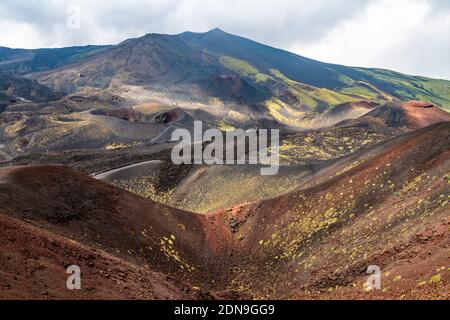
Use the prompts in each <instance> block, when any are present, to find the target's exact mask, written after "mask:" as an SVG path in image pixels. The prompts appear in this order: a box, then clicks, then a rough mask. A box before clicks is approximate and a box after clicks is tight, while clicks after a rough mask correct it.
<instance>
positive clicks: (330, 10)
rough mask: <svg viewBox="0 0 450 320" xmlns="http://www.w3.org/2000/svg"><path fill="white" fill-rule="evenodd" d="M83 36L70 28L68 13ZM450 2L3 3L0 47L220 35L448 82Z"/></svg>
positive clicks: (88, 0) (202, 0)
mask: <svg viewBox="0 0 450 320" xmlns="http://www.w3.org/2000/svg"><path fill="white" fill-rule="evenodd" d="M70 5H78V6H79V7H80V9H81V18H82V25H81V26H82V28H81V29H80V30H69V29H67V27H66V21H67V18H68V16H67V8H68V7H69V6H70ZM449 26H450V1H448V0H316V1H310V0H223V1H222V0H214V1H211V0H97V1H92V0H68V1H64V0H41V1H29V0H2V2H1V3H0V45H3V46H10V47H26V48H36V47H61V46H68V45H84V44H111V43H118V42H120V41H123V40H124V39H127V38H130V37H137V36H141V35H143V34H146V33H149V32H157V33H170V34H173V33H179V32H183V31H186V30H190V31H206V30H208V29H211V28H213V27H220V28H222V29H224V30H226V31H228V32H231V33H235V34H238V35H243V36H246V37H249V38H252V39H254V40H257V41H260V42H263V43H266V44H269V45H273V46H276V47H280V48H285V49H288V50H291V51H294V52H296V53H298V54H301V55H304V56H308V57H311V58H315V59H318V60H324V61H328V62H334V63H340V64H348V65H358V66H371V67H384V68H390V69H394V70H398V71H402V72H405V73H414V74H421V75H429V76H434V77H443V78H449V79H450V63H449V61H448V60H449V58H448V57H450V54H449V49H450V48H449V47H450V45H449V43H450V42H449V41H448V31H449V30H450V29H449Z"/></svg>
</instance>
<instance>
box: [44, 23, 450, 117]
mask: <svg viewBox="0 0 450 320" xmlns="http://www.w3.org/2000/svg"><path fill="white" fill-rule="evenodd" d="M217 76H220V77H219V78H217ZM233 76H236V77H237V78H235V79H233V78H230V77H233ZM39 79H40V81H42V82H44V83H46V84H48V85H51V86H52V87H55V88H58V89H60V90H65V91H69V92H73V91H74V90H77V89H78V88H80V87H83V86H88V85H89V86H93V87H101V88H109V87H112V88H114V89H118V88H120V87H121V85H126V84H128V85H138V86H148V88H146V90H147V91H150V92H151V91H157V92H160V93H162V94H165V95H168V97H169V99H175V100H177V99H178V100H182V97H185V96H186V94H187V93H189V94H190V95H194V97H195V98H194V99H195V100H196V101H197V102H202V103H208V101H209V99H210V98H211V97H216V98H218V99H221V100H223V101H224V102H226V101H229V100H231V101H233V102H236V100H238V101H239V99H242V100H243V101H244V102H245V103H248V104H251V103H259V104H263V105H266V107H267V108H268V109H269V112H270V111H272V113H274V112H273V110H270V106H267V103H268V102H270V101H272V102H274V103H275V104H276V105H277V106H278V107H281V108H282V109H283V108H284V109H286V110H282V111H283V112H281V115H280V116H279V117H281V116H287V115H288V114H292V113H293V111H291V110H289V108H286V107H284V106H283V105H282V104H281V103H285V104H287V105H288V106H289V107H290V108H293V109H294V111H300V112H311V111H315V112H322V111H323V110H326V109H328V108H329V107H330V106H335V105H338V104H341V103H345V102H356V101H362V100H364V101H367V100H369V101H377V102H386V101H391V100H393V99H398V100H402V101H404V100H413V99H416V100H427V101H430V102H433V103H435V104H437V105H440V106H442V107H444V108H449V107H450V82H448V81H444V80H433V79H427V78H423V77H413V76H408V75H403V74H400V73H396V72H392V71H388V70H380V69H362V68H353V67H346V66H339V65H333V64H327V63H322V62H319V61H315V60H312V59H308V58H304V57H301V56H299V55H296V54H293V53H290V52H287V51H283V50H280V49H275V48H272V47H269V46H266V45H263V44H259V43H257V42H254V41H252V40H249V39H245V38H242V37H239V36H235V35H231V34H228V33H226V32H224V31H222V30H220V29H214V30H211V31H209V32H206V33H192V32H185V33H182V34H179V35H161V34H148V35H146V36H144V37H141V38H137V39H130V40H127V41H124V42H123V43H121V44H119V45H116V46H113V47H110V48H106V49H105V50H102V51H101V52H100V53H98V54H94V55H92V56H90V57H88V58H86V59H83V60H81V61H79V62H78V63H77V64H76V65H71V66H70V65H69V66H67V67H62V68H61V69H60V70H56V71H51V72H49V73H46V74H44V75H40V76H39ZM211 79H217V81H212V83H211ZM227 81H232V82H233V83H234V84H233V85H232V88H229V87H228V85H227ZM158 84H160V85H162V84H166V85H167V84H169V86H168V88H167V89H166V90H165V89H164V88H161V86H158ZM173 91H175V92H177V94H173V93H170V92H173ZM274 99H276V100H274ZM278 113H280V112H278ZM278 113H277V114H278ZM272 115H274V114H272Z"/></svg>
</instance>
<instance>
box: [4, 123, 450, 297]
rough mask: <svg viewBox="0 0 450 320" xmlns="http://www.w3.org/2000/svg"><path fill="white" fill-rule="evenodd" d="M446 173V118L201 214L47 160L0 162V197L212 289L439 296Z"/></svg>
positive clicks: (9, 208)
mask: <svg viewBox="0 0 450 320" xmlns="http://www.w3.org/2000/svg"><path fill="white" fill-rule="evenodd" d="M449 172H450V124H449V123H444V124H438V125H434V126H431V127H428V128H425V129H422V130H420V131H417V132H413V133H410V134H408V135H404V136H401V137H398V138H396V139H394V140H391V141H389V142H387V143H384V144H381V145H377V146H375V147H373V148H372V149H370V150H368V151H367V152H364V153H361V154H359V155H352V156H349V157H347V158H346V159H342V161H340V162H337V163H336V164H335V165H333V166H331V167H330V170H329V171H328V172H327V173H325V172H322V173H321V175H320V176H318V177H317V179H318V181H316V182H315V186H314V187H312V188H308V189H305V190H301V191H296V192H293V193H290V194H286V195H283V196H280V197H278V198H276V199H271V200H267V201H263V202H260V203H256V204H251V205H245V206H239V207H235V208H232V209H230V210H226V211H224V212H219V213H215V214H208V215H206V216H201V215H195V214H191V213H188V212H184V211H180V210H176V209H172V208H168V207H165V206H162V205H158V204H155V203H153V202H151V201H148V200H145V199H142V198H139V197H137V196H134V195H132V194H129V193H126V192H124V191H121V190H118V189H115V188H113V187H110V186H108V185H106V184H104V183H101V182H98V181H95V180H93V179H91V178H89V177H86V176H83V175H80V174H77V173H76V172H74V171H72V170H69V169H67V168H64V167H51V166H43V167H28V168H27V167H21V168H9V169H3V170H2V171H1V172H0V173H1V175H0V203H1V205H2V208H3V212H4V213H5V214H8V215H11V216H14V217H17V218H20V219H23V220H29V221H31V222H32V223H34V224H37V225H39V226H42V227H45V228H47V229H48V230H51V231H53V232H55V233H57V234H62V235H66V236H72V237H74V238H75V239H76V240H78V241H80V242H81V243H83V244H88V245H90V246H95V247H99V248H103V249H104V250H105V251H107V252H109V253H112V254H114V255H117V256H118V257H120V258H122V259H124V260H127V261H130V262H133V263H136V264H139V265H148V266H149V267H150V268H151V269H152V270H157V271H164V272H165V273H169V274H171V275H173V276H176V277H177V278H178V279H181V280H184V281H186V282H188V283H192V284H194V285H198V286H201V287H203V288H207V289H208V290H211V291H214V292H221V293H219V296H222V297H253V298H267V297H269V298H312V297H317V296H319V297H331V298H333V297H343V298H346V297H348V298H371V297H373V298H380V297H381V298H396V299H398V298H402V297H406V298H417V297H419V298H420V297H421V298H444V299H445V298H448V278H449V272H448V266H447V267H446V263H448V261H449V258H450V257H449V253H448V246H449V245H450V243H449V239H450V238H449V237H448V223H449V222H448V218H449V200H448V199H449V195H450V192H449V191H450V187H449V184H448V175H449ZM317 183H318V184H317ZM172 235H174V237H172ZM164 237H165V238H164ZM150 248H151V249H150ZM370 264H376V265H379V266H380V267H381V268H382V270H383V283H384V287H383V288H384V289H386V291H383V292H379V293H377V295H373V294H367V293H365V292H364V290H363V287H362V281H364V279H365V278H366V275H365V273H364V271H365V269H366V268H367V266H368V265H370ZM192 266H193V267H194V268H192ZM412 266H415V268H413V267H412ZM182 267H183V268H182ZM442 267H444V268H442ZM31 278H32V276H31ZM402 279H403V280H402Z"/></svg>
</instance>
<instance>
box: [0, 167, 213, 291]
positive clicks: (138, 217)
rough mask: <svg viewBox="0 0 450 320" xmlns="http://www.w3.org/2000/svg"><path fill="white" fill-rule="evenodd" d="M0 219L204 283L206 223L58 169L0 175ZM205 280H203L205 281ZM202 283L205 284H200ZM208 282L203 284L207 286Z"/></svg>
mask: <svg viewBox="0 0 450 320" xmlns="http://www.w3.org/2000/svg"><path fill="white" fill-rule="evenodd" d="M0 203H1V207H2V211H1V212H2V213H3V214H6V215H9V216H12V217H15V218H18V219H21V220H25V221H29V222H31V223H32V224H35V225H37V226H39V227H42V228H44V229H46V230H49V231H51V232H55V233H57V234H60V235H63V236H66V237H71V238H73V239H75V240H77V241H79V242H81V243H83V244H86V245H89V246H93V247H98V248H100V249H102V250H105V251H106V252H108V253H111V254H114V255H116V256H118V257H119V258H121V259H124V260H127V261H130V262H132V263H135V264H138V265H141V266H149V267H150V268H151V269H152V270H155V271H158V272H164V273H165V274H171V275H174V276H176V277H177V278H179V279H184V280H185V281H186V282H192V283H199V282H200V281H201V280H202V279H203V277H207V276H208V274H206V270H208V272H209V273H210V274H211V275H213V274H214V269H211V268H209V267H208V266H209V264H210V263H211V261H210V259H211V260H212V258H211V257H210V256H209V255H208V252H209V251H208V248H207V242H206V241H205V237H206V236H205V234H204V232H203V228H204V227H203V225H204V222H203V220H204V218H203V217H202V216H199V215H195V214H192V213H188V212H184V211H181V210H176V209H172V208H169V207H166V206H164V205H160V204H157V203H154V202H152V201H149V200H147V199H143V198H140V197H138V196H135V195H133V194H131V193H128V192H126V191H123V190H120V189H117V188H114V187H112V186H109V185H107V184H105V183H103V182H100V181H97V180H95V179H93V178H91V177H88V176H85V175H82V174H79V173H77V172H75V171H73V170H71V169H69V168H66V167H62V166H40V167H12V168H6V169H2V170H1V171H0ZM205 274H206V276H204V275H205ZM202 281H203V280H202ZM205 282H207V281H205Z"/></svg>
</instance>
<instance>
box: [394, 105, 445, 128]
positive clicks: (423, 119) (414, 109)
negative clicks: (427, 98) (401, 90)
mask: <svg viewBox="0 0 450 320" xmlns="http://www.w3.org/2000/svg"><path fill="white" fill-rule="evenodd" d="M401 107H402V109H403V110H404V112H405V116H406V119H407V122H408V124H410V125H411V126H412V127H413V128H424V127H426V126H429V125H431V124H433V123H439V122H446V121H450V113H448V112H446V111H444V110H442V109H440V108H439V107H437V106H436V105H434V104H432V103H429V102H424V101H415V100H413V101H408V102H405V103H403V104H402V106H401Z"/></svg>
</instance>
